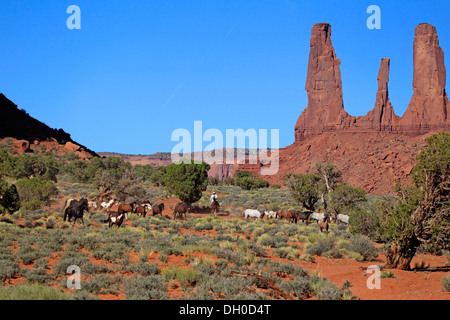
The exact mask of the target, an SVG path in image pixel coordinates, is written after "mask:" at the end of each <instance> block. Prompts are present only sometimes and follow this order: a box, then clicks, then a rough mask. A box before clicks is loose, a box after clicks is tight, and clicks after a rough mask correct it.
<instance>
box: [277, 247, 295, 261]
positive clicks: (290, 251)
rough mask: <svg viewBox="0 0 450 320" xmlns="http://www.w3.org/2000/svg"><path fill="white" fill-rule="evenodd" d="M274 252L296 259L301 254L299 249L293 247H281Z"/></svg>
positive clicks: (283, 256) (281, 256) (279, 255)
mask: <svg viewBox="0 0 450 320" xmlns="http://www.w3.org/2000/svg"><path fill="white" fill-rule="evenodd" d="M273 253H274V254H275V255H276V256H278V257H280V258H287V259H295V258H298V257H299V255H300V254H299V252H298V250H296V249H294V248H292V247H280V248H277V249H275V250H274V251H273Z"/></svg>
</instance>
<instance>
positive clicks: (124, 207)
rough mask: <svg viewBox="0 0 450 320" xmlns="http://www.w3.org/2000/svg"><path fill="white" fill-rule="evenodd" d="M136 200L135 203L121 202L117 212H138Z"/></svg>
mask: <svg viewBox="0 0 450 320" xmlns="http://www.w3.org/2000/svg"><path fill="white" fill-rule="evenodd" d="M136 208H137V205H136V202H133V203H121V204H119V207H118V208H117V213H118V214H121V213H128V212H133V213H136Z"/></svg>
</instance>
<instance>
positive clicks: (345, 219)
mask: <svg viewBox="0 0 450 320" xmlns="http://www.w3.org/2000/svg"><path fill="white" fill-rule="evenodd" d="M336 222H337V223H339V222H343V223H345V224H348V215H346V214H340V213H339V214H338V215H337V217H336Z"/></svg>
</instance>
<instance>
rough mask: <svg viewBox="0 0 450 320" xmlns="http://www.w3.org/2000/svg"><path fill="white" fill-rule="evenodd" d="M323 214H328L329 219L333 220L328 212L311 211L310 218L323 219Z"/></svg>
mask: <svg viewBox="0 0 450 320" xmlns="http://www.w3.org/2000/svg"><path fill="white" fill-rule="evenodd" d="M325 216H329V218H330V221H332V220H333V217H331V215H330V214H329V213H319V212H313V213H311V219H314V220H317V221H323V219H324V218H325Z"/></svg>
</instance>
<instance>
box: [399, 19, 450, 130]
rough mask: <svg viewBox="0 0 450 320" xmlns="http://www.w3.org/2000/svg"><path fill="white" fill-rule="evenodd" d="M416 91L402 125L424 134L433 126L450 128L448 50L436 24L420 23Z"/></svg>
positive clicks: (416, 40) (415, 40) (416, 48)
mask: <svg viewBox="0 0 450 320" xmlns="http://www.w3.org/2000/svg"><path fill="white" fill-rule="evenodd" d="M413 60H414V76H413V88H414V94H413V96H412V99H411V102H410V103H409V106H408V109H406V111H405V113H404V114H403V117H402V119H401V121H400V126H399V129H400V130H403V131H410V132H412V133H416V134H422V133H425V132H427V131H428V130H430V129H435V128H436V129H446V128H447V129H448V128H449V127H448V120H449V118H447V116H448V111H449V107H450V104H449V100H448V96H447V94H446V92H445V81H446V70H445V65H444V51H443V50H442V48H441V47H440V46H439V38H438V35H437V32H436V28H435V27H434V26H432V25H430V24H427V23H422V24H419V25H418V26H417V27H416V29H415V37H414V53H413Z"/></svg>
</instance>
